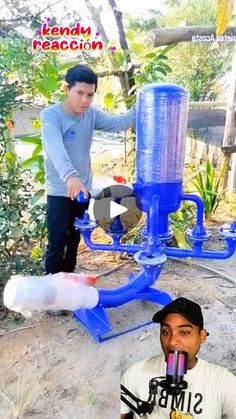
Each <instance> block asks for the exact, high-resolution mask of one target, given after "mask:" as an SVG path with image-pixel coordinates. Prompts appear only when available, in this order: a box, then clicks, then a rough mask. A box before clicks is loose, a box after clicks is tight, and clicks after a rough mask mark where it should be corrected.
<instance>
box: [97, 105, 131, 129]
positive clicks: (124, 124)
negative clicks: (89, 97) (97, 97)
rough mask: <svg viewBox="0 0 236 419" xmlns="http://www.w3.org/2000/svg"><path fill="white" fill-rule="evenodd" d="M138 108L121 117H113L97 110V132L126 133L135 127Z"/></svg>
mask: <svg viewBox="0 0 236 419" xmlns="http://www.w3.org/2000/svg"><path fill="white" fill-rule="evenodd" d="M135 123H136V108H135V106H133V107H132V108H131V109H130V110H129V111H128V112H126V113H124V114H121V115H112V114H109V113H107V112H103V111H101V110H99V109H97V108H95V126H94V129H95V130H96V129H97V130H103V131H107V132H119V131H125V130H127V129H128V128H130V127H132V126H135Z"/></svg>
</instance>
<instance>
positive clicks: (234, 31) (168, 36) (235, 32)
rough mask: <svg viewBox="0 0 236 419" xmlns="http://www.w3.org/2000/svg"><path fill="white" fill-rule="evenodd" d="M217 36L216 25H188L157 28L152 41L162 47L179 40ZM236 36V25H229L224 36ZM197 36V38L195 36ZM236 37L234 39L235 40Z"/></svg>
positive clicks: (154, 44) (155, 45)
mask: <svg viewBox="0 0 236 419" xmlns="http://www.w3.org/2000/svg"><path fill="white" fill-rule="evenodd" d="M212 35H213V37H214V38H216V27H215V26H186V27H183V28H165V29H156V30H155V32H154V34H153V36H152V37H151V38H152V39H151V41H152V43H153V46H154V47H160V46H164V45H169V44H176V43H179V42H190V41H192V42H200V39H199V38H197V37H200V36H212ZM227 35H232V36H236V26H229V27H228V29H227V30H226V32H225V34H224V35H223V36H227ZM194 37H195V38H194ZM235 40H236V39H232V40H231V43H232V42H235Z"/></svg>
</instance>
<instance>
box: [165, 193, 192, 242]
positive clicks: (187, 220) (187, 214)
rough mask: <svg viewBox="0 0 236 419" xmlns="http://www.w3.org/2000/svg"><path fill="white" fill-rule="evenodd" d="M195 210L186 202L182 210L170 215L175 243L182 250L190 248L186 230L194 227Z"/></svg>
mask: <svg viewBox="0 0 236 419" xmlns="http://www.w3.org/2000/svg"><path fill="white" fill-rule="evenodd" d="M195 214H196V211H195V208H194V205H192V204H191V203H189V202H186V201H184V202H183V204H182V206H181V208H180V209H179V210H178V211H176V212H174V213H172V214H170V222H171V228H172V230H173V233H174V242H175V243H176V245H177V246H178V247H180V248H188V247H190V246H189V243H188V241H187V240H186V235H185V234H186V230H187V229H188V228H190V227H193V224H194V220H195Z"/></svg>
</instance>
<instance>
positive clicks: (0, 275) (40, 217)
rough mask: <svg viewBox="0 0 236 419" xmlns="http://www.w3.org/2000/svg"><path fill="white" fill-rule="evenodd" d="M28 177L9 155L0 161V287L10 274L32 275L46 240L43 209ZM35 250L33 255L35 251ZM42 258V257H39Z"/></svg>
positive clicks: (18, 163) (16, 160) (38, 192)
mask: <svg viewBox="0 0 236 419" xmlns="http://www.w3.org/2000/svg"><path fill="white" fill-rule="evenodd" d="M40 197H41V191H40V190H39V191H37V192H36V193H35V191H34V189H33V187H32V180H31V178H30V174H29V172H28V171H26V170H22V168H21V165H20V162H19V161H18V159H17V158H16V157H15V155H14V154H13V153H6V154H5V155H2V156H1V159H0V255H1V267H2V268H1V272H0V283H4V282H6V280H7V279H8V278H9V277H10V275H12V274H16V273H23V272H24V273H26V272H28V273H29V272H30V273H32V274H33V273H36V271H38V270H42V267H41V266H40V259H41V258H40V257H39V253H40V252H39V249H42V248H43V246H44V239H45V237H46V225H45V205H44V203H40V201H39V198H40ZM36 249H37V251H36ZM41 255H42V253H41Z"/></svg>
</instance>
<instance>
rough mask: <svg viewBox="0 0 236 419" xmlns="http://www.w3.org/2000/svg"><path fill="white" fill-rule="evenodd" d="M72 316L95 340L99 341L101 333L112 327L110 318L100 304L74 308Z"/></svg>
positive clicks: (108, 330)
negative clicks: (90, 307)
mask: <svg viewBox="0 0 236 419" xmlns="http://www.w3.org/2000/svg"><path fill="white" fill-rule="evenodd" d="M74 317H75V318H76V320H77V321H79V322H80V323H82V324H83V326H85V328H86V329H87V330H88V331H89V332H90V333H91V334H92V335H93V336H94V338H95V340H96V342H101V335H102V334H104V333H107V332H110V330H111V329H112V325H111V323H110V320H109V318H108V317H107V314H106V312H105V309H104V308H103V307H102V306H97V307H95V308H92V309H80V310H76V311H74Z"/></svg>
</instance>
